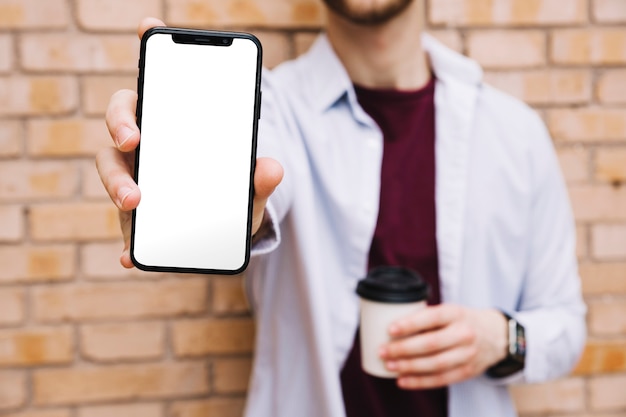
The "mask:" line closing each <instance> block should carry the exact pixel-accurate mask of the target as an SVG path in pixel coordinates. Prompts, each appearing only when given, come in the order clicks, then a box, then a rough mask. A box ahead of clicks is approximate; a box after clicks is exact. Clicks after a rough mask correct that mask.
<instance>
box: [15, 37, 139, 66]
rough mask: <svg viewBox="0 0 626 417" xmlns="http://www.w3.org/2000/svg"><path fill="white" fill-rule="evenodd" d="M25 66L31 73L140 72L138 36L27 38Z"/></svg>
mask: <svg viewBox="0 0 626 417" xmlns="http://www.w3.org/2000/svg"><path fill="white" fill-rule="evenodd" d="M19 47H20V56H21V64H22V67H23V68H24V69H26V70H29V71H72V72H74V71H75V72H94V71H95V72H103V71H126V72H133V73H134V72H136V71H137V59H138V57H139V40H138V39H137V36H135V35H98V36H96V35H65V34H49V33H46V34H32V35H25V36H23V37H22V38H21V42H20V45H19Z"/></svg>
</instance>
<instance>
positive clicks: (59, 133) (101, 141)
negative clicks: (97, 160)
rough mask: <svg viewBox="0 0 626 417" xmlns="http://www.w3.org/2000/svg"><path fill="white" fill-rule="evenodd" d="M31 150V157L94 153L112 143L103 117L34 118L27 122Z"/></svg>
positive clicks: (90, 154)
mask: <svg viewBox="0 0 626 417" xmlns="http://www.w3.org/2000/svg"><path fill="white" fill-rule="evenodd" d="M27 138H28V152H29V154H30V155H32V156H36V157H39V156H45V157H56V156H95V154H96V153H97V152H98V151H99V150H101V149H102V148H104V147H106V146H109V145H111V143H112V142H111V139H110V136H109V131H108V130H107V128H106V125H105V123H104V121H103V120H102V119H54V120H31V121H29V122H28V124H27Z"/></svg>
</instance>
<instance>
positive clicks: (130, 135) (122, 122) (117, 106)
mask: <svg viewBox="0 0 626 417" xmlns="http://www.w3.org/2000/svg"><path fill="white" fill-rule="evenodd" d="M136 109H137V93H136V92H134V91H132V90H119V91H118V92H116V93H115V94H113V96H112V97H111V100H110V101H109V107H108V108H107V112H106V124H107V128H108V129H109V134H110V135H111V138H112V139H113V142H114V143H115V146H116V147H117V149H119V150H120V151H123V152H129V151H132V150H134V149H135V148H136V147H137V145H138V144H139V128H138V127H137V120H136V117H135V111H136Z"/></svg>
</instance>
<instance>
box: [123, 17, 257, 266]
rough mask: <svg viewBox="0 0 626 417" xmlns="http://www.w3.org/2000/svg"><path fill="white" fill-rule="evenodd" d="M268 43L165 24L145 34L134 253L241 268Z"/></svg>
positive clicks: (154, 259) (141, 260)
mask: <svg viewBox="0 0 626 417" xmlns="http://www.w3.org/2000/svg"><path fill="white" fill-rule="evenodd" d="M261 63H262V48H261V43H260V42H259V40H258V39H257V38H256V37H254V36H253V35H251V34H246V33H235V32H217V31H203V30H191V29H180V28H165V27H158V28H153V29H150V30H148V31H147V32H146V33H145V34H144V36H143V38H142V40H141V52H140V59H139V78H138V88H137V92H138V101H137V124H138V126H139V128H140V130H141V141H140V144H139V147H138V148H137V151H136V155H135V180H136V181H137V184H138V185H139V188H140V190H141V201H140V203H139V206H138V207H137V208H136V209H135V210H134V212H133V216H132V231H131V246H130V254H131V259H132V261H133V263H134V264H135V266H137V267H138V268H139V269H143V270H147V271H167V272H192V273H216V274H236V273H239V272H241V271H243V270H244V269H245V268H246V266H247V263H248V260H249V257H250V240H251V225H252V198H253V195H254V190H253V176H254V166H255V159H256V136H257V123H258V118H259V117H260V99H261V90H260V85H261Z"/></svg>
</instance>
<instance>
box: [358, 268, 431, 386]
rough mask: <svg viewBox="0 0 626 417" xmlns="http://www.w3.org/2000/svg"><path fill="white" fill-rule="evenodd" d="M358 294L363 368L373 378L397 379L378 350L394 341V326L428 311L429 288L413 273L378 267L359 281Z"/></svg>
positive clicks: (400, 269) (405, 270)
mask: <svg viewBox="0 0 626 417" xmlns="http://www.w3.org/2000/svg"><path fill="white" fill-rule="evenodd" d="M356 292H357V294H358V295H359V296H360V297H361V303H360V304H361V324H360V326H361V329H360V333H361V366H362V367H363V370H364V371H365V372H367V373H368V374H370V375H374V376H377V377H381V378H395V377H396V376H397V373H394V372H391V371H389V370H388V369H387V368H386V367H385V363H384V361H383V360H382V359H381V358H380V356H379V354H378V350H379V349H380V347H381V346H382V345H383V344H385V343H387V342H389V341H391V337H390V336H389V326H390V325H391V323H393V322H394V321H396V320H397V319H399V318H402V317H405V316H408V315H410V314H411V313H413V312H415V311H418V310H420V309H422V308H424V307H426V299H427V298H428V285H427V284H426V282H424V281H423V279H422V278H421V276H420V275H419V274H418V273H417V272H415V271H413V270H411V269H408V268H402V267H378V268H375V269H372V270H371V271H370V272H369V273H368V274H367V277H365V278H364V279H362V280H361V281H359V283H358V285H357V290H356Z"/></svg>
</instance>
